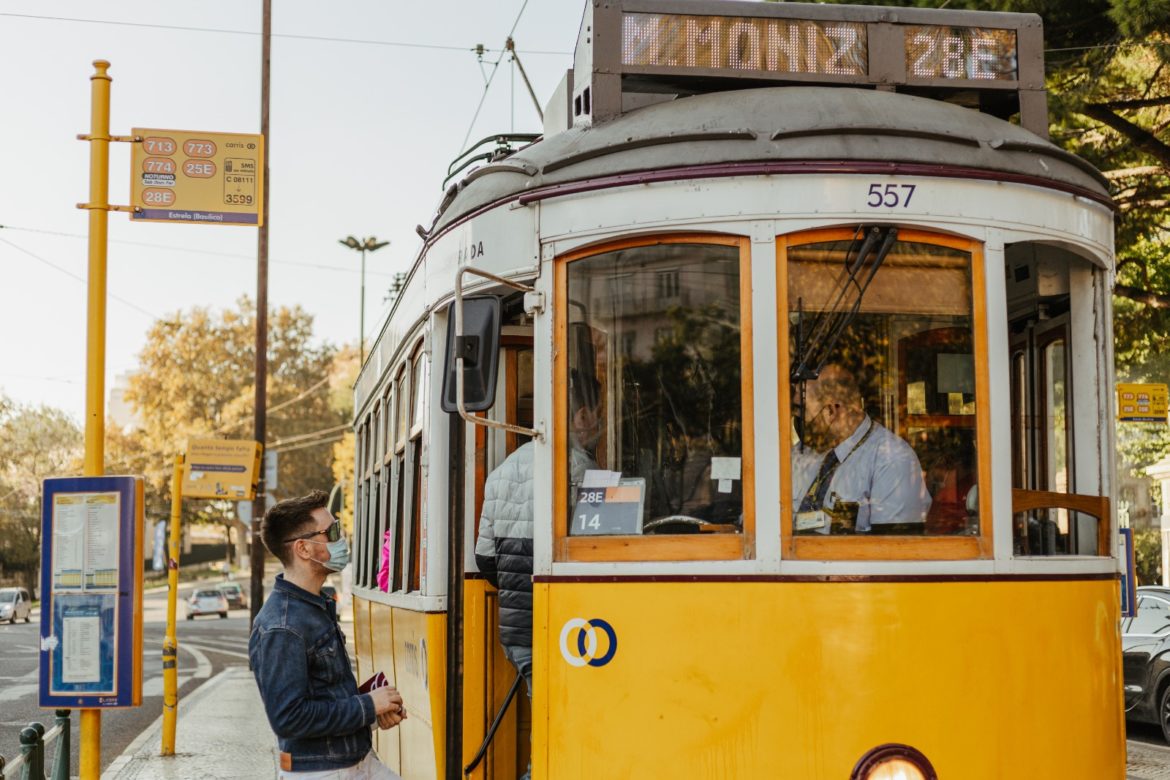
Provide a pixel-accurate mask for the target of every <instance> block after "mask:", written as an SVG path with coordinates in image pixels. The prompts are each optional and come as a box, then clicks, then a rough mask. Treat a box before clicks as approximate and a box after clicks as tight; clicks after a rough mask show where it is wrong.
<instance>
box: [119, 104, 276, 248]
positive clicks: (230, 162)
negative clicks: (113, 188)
mask: <svg viewBox="0 0 1170 780" xmlns="http://www.w3.org/2000/svg"><path fill="white" fill-rule="evenodd" d="M131 132H133V134H134V137H135V139H136V140H135V143H134V144H133V151H132V153H131V155H130V204H131V205H132V206H133V207H134V211H133V212H132V213H131V214H130V219H131V220H134V221H136V222H187V223H191V224H206V225H255V226H259V225H260V224H261V221H262V219H261V214H262V213H263V212H262V210H261V204H262V201H263V198H264V136H262V135H244V134H241V133H205V132H192V131H189V130H150V129H143V128H140V127H136V128H134V129H133V130H132V131H131ZM137 139H141V140H137Z"/></svg>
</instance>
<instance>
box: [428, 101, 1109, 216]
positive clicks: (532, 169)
mask: <svg viewBox="0 0 1170 780" xmlns="http://www.w3.org/2000/svg"><path fill="white" fill-rule="evenodd" d="M750 163H763V164H764V165H760V166H751V165H747V164H750ZM873 164H879V165H883V164H884V165H886V166H887V168H886V169H883V170H884V172H886V173H906V174H913V175H938V176H954V177H959V178H962V177H969V178H992V179H1014V180H1023V181H1031V182H1032V183H1036V184H1040V185H1046V186H1052V187H1055V188H1058V189H1063V190H1067V191H1072V192H1077V193H1078V194H1082V195H1085V196H1087V197H1091V198H1093V199H1095V200H1100V201H1105V202H1111V201H1110V197H1109V192H1108V182H1107V181H1106V179H1105V178H1104V177H1103V176H1102V175H1101V174H1100V173H1099V172H1098V171H1097V170H1096V169H1095V168H1093V167H1092V166H1091V165H1090V164H1089V163H1087V162H1085V161H1084V160H1082V159H1080V158H1079V157H1076V156H1075V155H1073V154H1071V153H1069V152H1066V151H1064V150H1063V149H1060V148H1059V147H1057V146H1056V145H1054V144H1052V143H1051V142H1049V141H1047V140H1045V139H1042V138H1040V137H1039V136H1037V135H1035V134H1033V133H1031V132H1029V131H1027V130H1025V129H1023V128H1022V127H1019V126H1018V125H1014V124H1011V123H1009V122H1006V121H1004V120H1002V119H997V118H995V117H993V116H989V115H987V114H983V113H980V112H978V111H975V110H972V109H969V108H965V107H962V106H959V105H955V104H951V103H946V102H942V101H938V100H931V99H927V98H921V97H916V96H913V95H906V94H902V93H891V92H880V91H875V90H868V89H858V88H848V87H810V86H798V87H770V88H757V89H745V90H736V91H729V92H715V93H709V94H704V95H695V96H691V97H682V98H676V99H673V100H670V101H668V102H662V103H657V104H655V105H650V106H646V107H644V108H640V109H637V110H634V111H629V112H627V113H624V114H622V115H620V116H618V117H616V118H614V119H612V120H610V121H607V122H600V123H597V124H594V125H578V126H576V127H572V128H569V129H567V130H565V131H563V132H560V133H557V134H555V135H553V136H551V137H548V138H544V139H542V140H538V141H537V142H536V143H533V144H531V145H530V146H527V147H525V148H523V149H521V150H519V151H518V152H516V153H515V154H513V155H511V156H509V157H507V158H505V159H503V160H500V161H497V162H494V163H491V164H488V165H484V166H483V167H481V168H478V169H475V170H473V171H472V172H471V173H469V174H468V175H467V176H466V177H464V179H463V180H462V181H461V182H459V184H458V185H456V186H454V187H453V188H451V189H450V190H448V195H447V197H446V198H444V201H443V203H442V205H441V206H440V212H439V215H438V217H437V218H436V221H435V224H434V226H433V228H432V229H431V231H430V235H432V236H434V235H436V234H437V233H438V232H439V231H441V230H442V229H443V228H444V227H446V226H448V225H450V224H452V223H453V222H456V221H458V220H459V219H460V218H462V217H464V216H466V215H468V214H470V213H472V212H475V211H478V210H480V209H482V208H485V207H488V206H491V205H493V204H497V203H504V202H508V201H510V200H514V199H516V198H517V197H523V196H525V195H527V196H529V197H533V198H536V197H540V195H539V194H538V193H540V192H542V191H544V192H549V191H551V192H556V190H557V188H558V186H559V185H567V184H571V183H583V182H588V181H590V180H603V181H602V182H598V184H599V186H601V185H605V186H620V185H622V184H636V183H642V182H643V181H645V180H647V178H648V176H643V177H641V178H640V177H639V176H638V174H646V175H648V174H650V173H651V172H661V171H672V172H674V173H676V174H677V175H676V176H673V178H677V179H688V178H698V177H703V176H731V175H751V174H760V173H778V174H779V173H785V172H793V173H799V172H803V171H807V172H820V173H832V172H838V173H853V172H873ZM611 177H620V178H618V179H616V180H614V179H611ZM659 178H661V176H659ZM606 179H610V181H609V182H608V183H606V182H605V181H604V180H606ZM550 188H551V190H550Z"/></svg>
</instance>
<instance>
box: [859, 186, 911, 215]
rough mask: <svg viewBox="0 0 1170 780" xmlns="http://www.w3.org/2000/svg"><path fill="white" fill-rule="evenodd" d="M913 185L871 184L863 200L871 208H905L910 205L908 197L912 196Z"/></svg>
mask: <svg viewBox="0 0 1170 780" xmlns="http://www.w3.org/2000/svg"><path fill="white" fill-rule="evenodd" d="M914 189H915V185H913V184H886V185H884V186H883V185H881V184H871V185H869V196H868V197H867V198H866V200H865V205H867V206H869V207H870V208H871V209H876V208H881V207H882V206H885V207H886V208H890V209H892V208H897V207H898V206H901V207H902V208H907V207H909V205H910V199H911V198H912V197H914Z"/></svg>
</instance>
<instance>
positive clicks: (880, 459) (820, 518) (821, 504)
mask: <svg viewBox="0 0 1170 780" xmlns="http://www.w3.org/2000/svg"><path fill="white" fill-rule="evenodd" d="M800 411H802V412H803V415H802V416H803V419H804V425H803V430H802V431H801V443H800V444H799V445H797V446H795V447H794V448H793V450H792V500H793V504H794V506H795V510H796V511H795V513H794V517H793V528H794V530H795V532H796V533H798V534H817V533H819V534H829V533H834V534H836V533H854V532H857V533H887V534H921V533H923V532H924V530H925V522H926V513H927V511H928V510H929V509H930V501H931V499H930V493H929V492H928V491H927V489H926V482H925V480H924V479H923V476H922V466H921V464H920V463H919V462H918V456H917V455H915V454H914V450H913V449H912V448H911V447H910V445H909V444H907V443H906V442H905V441H903V440H902V439H901V438H899V437H898V436H897V435H895V434H894V433H893V432H892V431H890V430H889V429H887V428H885V427H884V426H882V425H881V424H880V423H878V422H877V421H876V420H874V419H873V418H871V417H870V416H869V415H868V414H866V412H865V407H864V404H863V402H862V394H861V389H860V387H859V385H858V382H857V379H856V378H855V377H854V375H853V374H852V373H850V372H849V371H848V370H847V369H845V368H843V367H841V366H839V365H836V364H828V365H826V366H825V367H824V368H822V369H821V371H820V374H819V375H818V377H817V378H816V379H814V380H810V381H808V382H807V383H806V386H805V398H804V409H803V410H800Z"/></svg>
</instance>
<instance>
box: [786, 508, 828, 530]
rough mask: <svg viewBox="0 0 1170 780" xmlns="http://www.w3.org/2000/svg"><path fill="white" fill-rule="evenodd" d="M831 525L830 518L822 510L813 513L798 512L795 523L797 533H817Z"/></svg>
mask: <svg viewBox="0 0 1170 780" xmlns="http://www.w3.org/2000/svg"><path fill="white" fill-rule="evenodd" d="M828 524H829V516H828V515H826V514H825V513H824V512H823V511H822V510H820V509H817V510H815V511H812V512H797V513H796V518H795V523H794V525H795V526H796V530H797V531H815V530H817V529H818V528H824V527H825V526H826V525H828Z"/></svg>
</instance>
